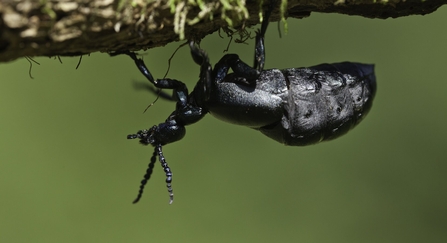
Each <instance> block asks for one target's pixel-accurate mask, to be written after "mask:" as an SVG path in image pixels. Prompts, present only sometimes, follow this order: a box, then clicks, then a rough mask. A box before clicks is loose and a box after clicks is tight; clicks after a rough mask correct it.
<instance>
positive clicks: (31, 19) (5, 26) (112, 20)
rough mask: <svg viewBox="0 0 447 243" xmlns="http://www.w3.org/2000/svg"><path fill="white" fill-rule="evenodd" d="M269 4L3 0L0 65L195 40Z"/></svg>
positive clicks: (379, 9) (297, 3)
mask: <svg viewBox="0 0 447 243" xmlns="http://www.w3.org/2000/svg"><path fill="white" fill-rule="evenodd" d="M283 1H286V0H283ZM269 2H270V1H269V0H263V2H262V3H261V2H260V0H220V1H219V0H204V1H203V2H201V1H198V0H189V1H184V0H170V2H169V1H168V0H120V1H114V0H59V1H50V0H48V1H42V0H22V1H17V0H4V1H1V2H0V62H7V61H11V60H14V59H17V58H20V57H24V56H58V55H59V56H76V55H82V54H87V53H91V52H96V51H101V52H108V51H116V50H140V49H147V48H152V47H156V46H163V45H166V44H167V43H170V42H173V41H178V40H179V39H195V40H200V39H201V38H203V37H204V36H206V35H208V34H211V33H213V32H215V31H217V30H219V29H220V28H226V27H228V26H229V25H232V26H233V28H235V29H243V28H244V27H246V26H251V25H255V24H258V23H259V17H260V15H259V13H260V12H261V11H260V6H262V8H263V9H265V8H267V7H268V6H269ZM284 3H285V2H284ZM446 3H447V0H425V1H423V0H382V1H380V0H289V1H288V3H287V7H286V8H285V11H283V15H284V17H295V18H302V17H307V16H310V14H311V12H324V13H341V14H349V15H359V16H363V17H367V18H390V17H391V18H396V17H401V16H407V15H412V14H427V13H431V12H433V11H435V10H436V9H437V8H438V7H440V6H441V5H443V4H446ZM280 4H281V0H278V4H276V7H275V10H274V12H273V14H272V18H271V19H270V21H277V20H279V19H280V18H281V14H282V13H281V11H280V7H279V6H280ZM199 5H200V6H199ZM283 6H285V5H283Z"/></svg>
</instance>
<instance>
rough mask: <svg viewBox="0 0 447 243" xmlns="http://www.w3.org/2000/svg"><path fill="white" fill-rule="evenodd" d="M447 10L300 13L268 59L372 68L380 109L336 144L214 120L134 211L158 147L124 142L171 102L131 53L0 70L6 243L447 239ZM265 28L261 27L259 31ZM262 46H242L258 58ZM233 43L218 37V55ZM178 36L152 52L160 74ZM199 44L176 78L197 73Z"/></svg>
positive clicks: (275, 63) (160, 116) (206, 44)
mask: <svg viewBox="0 0 447 243" xmlns="http://www.w3.org/2000/svg"><path fill="white" fill-rule="evenodd" d="M446 23H447V7H443V8H441V9H439V10H438V11H437V12H435V13H433V14H429V15H427V16H410V17H404V18H399V19H387V20H372V19H365V18H360V17H352V16H344V15H336V14H312V16H311V17H309V18H306V19H303V20H296V19H289V20H288V24H289V32H288V34H287V35H283V38H282V39H280V38H279V37H278V31H277V26H276V23H271V25H270V28H269V30H268V34H267V37H266V48H267V61H266V67H267V68H273V67H278V68H287V67H302V66H310V65H315V64H319V63H324V62H339V61H357V62H364V63H375V64H376V74H377V80H378V92H377V95H376V98H375V103H374V105H373V109H372V110H371V112H370V114H369V115H368V116H367V117H366V119H365V120H364V121H363V122H362V123H361V124H360V125H359V126H358V127H356V128H355V129H354V130H353V131H351V132H350V133H348V134H347V135H345V136H344V137H342V138H340V139H337V140H335V141H331V142H326V143H322V144H318V145H314V146H309V147H285V146H283V145H281V144H279V143H276V142H275V141H273V140H270V139H268V138H267V137H265V136H263V135H262V134H260V133H258V132H256V131H254V130H250V129H247V128H244V127H239V126H235V125H231V124H226V123H224V122H221V121H219V120H217V119H215V118H213V117H212V116H207V117H206V118H205V119H204V120H203V121H201V122H199V123H197V124H195V125H192V126H189V127H188V128H187V135H186V137H185V138H184V139H183V140H182V141H180V142H177V143H174V144H171V145H168V146H165V147H164V153H165V156H166V159H167V161H168V163H169V165H170V166H171V168H172V170H173V172H174V180H173V187H174V193H175V201H174V203H173V204H172V205H168V194H167V192H166V188H165V183H164V179H165V176H164V173H163V172H162V169H161V168H160V165H159V164H158V163H157V164H156V167H155V173H154V175H153V177H152V179H151V180H150V181H149V183H148V185H147V187H146V191H145V194H144V195H143V198H142V200H141V201H140V202H139V203H138V204H136V205H133V204H132V203H131V202H132V200H133V199H134V198H135V196H136V194H137V191H138V187H139V183H140V180H141V179H142V177H143V174H144V172H145V170H146V166H147V163H148V162H149V158H150V155H151V154H152V148H150V147H144V146H140V145H139V144H138V142H137V141H134V140H131V141H129V140H126V135H127V134H129V133H134V132H136V131H137V130H139V129H143V128H149V127H150V126H152V125H154V124H158V123H160V122H162V121H164V120H165V119H166V117H167V116H168V115H169V114H170V112H171V111H172V110H173V109H174V104H173V103H169V102H166V101H163V100H159V101H158V102H157V103H156V104H155V105H154V106H153V107H151V108H150V109H149V110H148V111H147V112H146V113H145V114H143V110H144V109H145V107H146V106H147V105H148V104H149V103H150V102H152V101H153V100H154V98H155V96H154V95H153V94H150V93H148V92H146V91H144V90H137V89H135V86H137V85H138V84H141V83H145V82H147V81H146V80H144V78H143V77H142V75H141V74H140V73H139V72H138V70H137V69H136V67H135V66H134V64H133V62H132V61H131V60H130V59H129V58H128V57H125V56H122V57H115V58H110V57H109V56H108V55H107V54H100V53H94V54H92V55H91V56H89V57H88V56H84V58H83V60H82V63H81V66H80V68H79V69H78V70H75V66H76V64H77V62H78V58H68V57H62V61H63V64H61V63H59V61H58V60H57V59H49V58H36V60H37V61H38V62H40V63H41V65H40V66H38V65H34V66H33V69H32V74H33V76H34V79H30V78H29V76H28V68H29V64H28V62H27V61H26V60H25V59H21V60H18V61H15V62H12V63H8V64H2V65H0V73H1V79H2V80H1V82H0V112H1V120H0V193H1V201H0V242H45V243H50V242H109V243H112V242H195V243H200V242H214V243H217V242H328V243H329V242H330V243H333V242H362V243H365V242H381V243H385V242H393V243H395V242H407V243H408V242H431V243H433V242H447V189H446V185H447V178H446V169H447V165H446V161H447V155H446V147H447V146H446V141H445V138H446V137H447V125H446V123H447V108H446V102H447V77H446V70H447V47H446V43H447V29H446ZM253 30H254V29H253ZM253 42H254V40H249V41H248V43H249V45H244V44H234V43H232V44H231V46H230V52H231V53H238V54H240V56H241V58H242V59H243V60H245V61H246V62H248V63H249V64H251V63H252V59H253ZM227 43H228V38H224V39H221V38H220V37H219V36H218V35H217V34H214V35H212V36H208V37H206V38H205V39H204V40H203V42H202V48H204V49H205V50H207V52H208V53H209V56H210V59H211V62H212V63H216V62H217V61H218V59H219V58H220V57H221V56H222V55H223V53H222V51H223V50H224V49H225V48H226V45H227ZM177 46H178V43H174V44H171V45H168V46H166V47H163V48H157V49H153V50H150V51H148V52H146V54H145V55H143V58H144V60H145V62H146V64H147V65H148V67H149V68H150V69H151V71H152V73H153V74H154V76H155V77H162V76H163V75H164V73H165V71H166V68H167V60H168V58H169V57H170V55H171V54H172V52H173V50H174V49H175V48H176V47H177ZM198 73H199V67H198V66H197V65H195V64H193V62H192V60H191V57H190V56H189V50H188V48H186V47H185V48H182V49H181V50H180V51H179V53H178V54H177V55H176V56H175V58H174V59H173V61H172V66H171V71H170V73H169V75H168V76H169V77H171V78H177V79H180V80H183V81H185V82H186V84H187V85H188V86H189V88H190V89H192V87H193V86H194V84H195V83H196V81H197V77H198Z"/></svg>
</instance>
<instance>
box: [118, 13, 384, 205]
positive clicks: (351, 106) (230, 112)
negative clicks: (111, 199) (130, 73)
mask: <svg viewBox="0 0 447 243" xmlns="http://www.w3.org/2000/svg"><path fill="white" fill-rule="evenodd" d="M271 11H272V8H271V9H270V10H268V11H266V13H265V15H264V20H263V22H262V25H261V29H260V30H258V31H257V33H256V43H255V44H256V45H255V59H254V67H250V66H249V65H248V64H246V63H244V62H243V61H241V60H240V59H239V57H238V55H236V54H226V55H225V56H223V57H222V58H221V59H220V60H219V62H218V63H217V64H216V65H215V66H214V68H212V67H211V64H210V62H209V59H208V56H207V54H206V53H205V51H204V50H202V49H200V48H199V47H198V46H197V45H196V44H195V42H194V41H190V43H189V44H190V48H191V55H192V58H193V60H194V62H195V63H197V64H198V65H200V80H199V81H198V82H197V84H196V86H195V88H194V90H193V91H192V92H191V93H188V89H187V87H186V85H185V84H184V83H183V82H181V81H178V80H175V79H154V78H153V77H152V74H151V73H150V72H149V69H148V68H147V67H146V65H145V64H144V62H143V60H141V59H138V58H137V57H136V54H135V53H133V52H130V51H123V52H114V53H110V55H111V56H115V55H119V54H126V55H128V56H130V57H131V58H132V59H133V60H134V61H135V64H136V65H137V67H138V69H139V70H140V72H141V73H142V74H143V75H144V76H145V77H146V78H147V79H148V80H149V81H150V82H151V83H152V84H154V85H155V87H157V88H159V89H172V90H173V97H172V98H173V99H174V100H176V101H177V104H176V108H175V110H174V111H173V112H172V113H171V115H170V116H169V117H168V118H167V119H166V121H165V122H163V123H160V124H158V125H155V126H153V127H151V128H150V129H148V130H141V131H138V132H137V133H136V134H131V135H128V136H127V138H128V139H139V141H140V143H141V144H143V145H152V146H154V152H153V155H152V157H151V161H150V163H149V167H148V169H147V171H146V174H145V175H144V179H143V180H142V181H141V185H140V190H139V193H138V196H137V198H136V199H135V200H134V203H136V202H138V201H139V200H140V198H141V196H142V194H143V190H144V187H145V185H146V183H147V181H148V180H149V179H150V176H151V174H152V171H153V168H154V164H155V162H156V157H157V156H158V157H159V160H160V162H161V165H162V167H163V169H164V172H165V174H166V184H167V188H168V192H169V197H170V203H172V201H173V199H174V194H173V191H172V187H171V182H172V172H171V169H170V168H169V166H168V164H167V162H166V160H165V157H164V156H163V152H162V146H163V145H166V144H169V143H173V142H175V141H178V140H180V139H182V138H183V136H184V135H185V126H186V125H190V124H193V123H196V122H197V121H199V120H200V119H202V118H203V117H204V116H205V115H206V114H207V113H211V114H212V115H213V116H215V117H217V118H218V119H221V120H224V121H227V122H229V123H233V124H237V125H243V126H247V127H250V128H253V129H255V130H258V131H260V132H261V133H263V134H265V135H266V136H268V137H270V138H272V139H274V140H276V141H278V142H280V143H283V144H285V145H292V146H304V145H309V144H314V143H318V142H321V141H324V140H331V139H334V138H336V137H339V136H341V135H343V134H345V133H346V132H348V130H350V129H351V128H353V127H354V126H355V125H357V124H358V123H359V122H360V121H361V120H362V119H363V118H364V117H365V115H366V114H367V113H368V111H369V110H370V108H371V105H372V100H373V98H374V94H375V92H376V79H375V75H374V66H373V65H369V64H361V63H351V62H342V63H335V64H321V65H317V66H312V67H308V68H288V69H282V70H280V69H269V70H264V62H265V48H264V34H265V32H266V29H267V25H268V19H269V16H270V13H271ZM230 68H231V69H232V70H233V73H230V74H228V71H229V70H228V69H230Z"/></svg>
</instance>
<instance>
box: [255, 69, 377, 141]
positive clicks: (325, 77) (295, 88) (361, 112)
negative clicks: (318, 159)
mask: <svg viewBox="0 0 447 243" xmlns="http://www.w3.org/2000/svg"><path fill="white" fill-rule="evenodd" d="M282 72H283V73H284V76H285V77H286V80H287V82H288V87H289V92H288V96H287V98H285V99H286V100H284V101H285V104H284V115H283V117H282V119H281V121H280V122H277V123H275V124H272V125H269V126H266V127H262V128H260V129H259V130H260V131H261V132H262V133H264V134H265V135H267V136H269V137H271V138H273V139H275V140H277V141H279V142H281V143H284V144H286V145H298V146H302V145H308V144H313V143H317V142H320V141H324V140H330V139H334V138H336V137H339V136H341V135H343V134H345V133H346V132H347V131H349V130H350V129H351V128H353V127H354V126H355V125H357V124H358V122H359V121H360V120H361V119H362V118H363V117H364V116H365V115H366V114H367V112H368V111H369V109H370V108H371V103H372V99H373V97H374V94H375V89H376V84H375V76H374V66H373V65H368V64H359V63H347V62H345V63H336V64H323V65H318V66H315V67H310V68H291V69H285V70H283V71H282Z"/></svg>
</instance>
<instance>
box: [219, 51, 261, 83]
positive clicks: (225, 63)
mask: <svg viewBox="0 0 447 243" xmlns="http://www.w3.org/2000/svg"><path fill="white" fill-rule="evenodd" d="M229 68H231V69H232V70H233V72H234V73H235V74H237V75H238V76H240V77H243V78H245V79H246V80H247V81H248V82H249V83H254V82H255V81H256V78H258V77H259V74H260V72H259V71H258V70H256V69H254V68H252V67H250V66H249V65H248V64H246V63H245V62H243V61H242V60H241V59H240V58H239V56H238V55H237V54H226V55H224V56H223V57H222V58H221V59H220V60H219V62H217V63H216V65H215V66H214V70H213V77H214V79H215V82H222V80H224V78H225V76H227V73H228V69H229Z"/></svg>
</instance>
